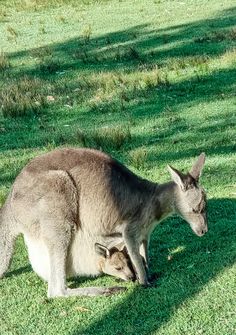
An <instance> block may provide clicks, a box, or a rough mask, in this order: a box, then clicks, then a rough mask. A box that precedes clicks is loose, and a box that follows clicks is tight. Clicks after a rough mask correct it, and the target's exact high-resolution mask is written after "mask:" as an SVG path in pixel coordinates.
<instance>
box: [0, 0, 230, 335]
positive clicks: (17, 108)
mask: <svg viewBox="0 0 236 335" xmlns="http://www.w3.org/2000/svg"><path fill="white" fill-rule="evenodd" d="M234 5H235V1H233V0H223V1H213V0H210V1H209V0H192V1H191V0H190V1H176V0H175V1H173V0H172V1H171V0H160V1H158V0H157V1H148V0H127V1H122V0H120V1H118V0H113V1H108V0H107V1H105V0H104V1H90V0H84V1H82V0H80V1H79V0H78V1H75V0H74V1H73V0H57V1H56V0H52V1H46V0H31V1H30V0H25V1H20V0H14V1H10V0H2V1H1V3H0V36H1V44H0V205H1V204H3V202H4V200H5V198H6V196H7V194H8V192H9V190H10V187H11V185H12V183H13V181H14V179H15V177H16V176H17V174H18V173H19V171H20V170H21V168H22V167H23V166H24V165H25V164H26V162H28V161H29V160H30V159H31V158H32V157H34V156H36V155H38V154H40V153H42V152H46V151H49V150H52V149H54V148H55V147H65V146H66V147H67V146H72V147H82V146H86V147H95V148H98V149H102V150H104V151H106V152H108V153H110V154H111V155H112V156H114V157H116V158H117V159H119V160H120V161H121V162H123V163H124V164H125V165H127V166H128V167H129V168H130V169H131V170H133V171H134V172H135V173H137V174H138V175H140V176H142V177H145V178H148V179H150V180H153V181H156V182H164V181H167V180H169V175H168V171H167V169H166V165H167V164H171V165H173V166H175V167H176V168H179V169H183V170H184V171H187V169H189V168H190V167H191V164H192V163H193V161H194V159H195V158H196V157H197V156H198V155H199V154H200V153H201V152H205V153H206V156H207V160H206V166H205V169H204V172H203V175H202V180H201V182H202V185H204V187H205V189H206V191H207V194H208V219H209V232H208V233H207V234H206V235H205V236H204V237H202V238H198V237H197V236H195V235H194V234H193V233H192V232H191V229H190V227H189V226H188V225H187V224H186V223H184V222H183V221H182V219H179V218H177V217H173V218H170V219H168V220H166V221H165V222H163V223H162V224H161V225H160V226H158V227H157V228H156V230H155V231H154V233H153V236H152V241H151V250H150V251H151V272H152V273H157V274H158V278H157V280H156V283H155V286H154V287H152V288H149V289H143V288H140V287H139V286H138V285H137V284H134V283H124V284H122V285H123V286H125V287H127V291H126V292H124V293H122V294H118V295H115V296H112V297H98V298H69V299H55V300H48V299H47V298H46V284H45V283H44V282H43V281H41V280H40V279H39V278H38V277H37V275H36V274H34V273H33V272H32V269H31V267H30V265H29V261H28V259H27V253H26V250H25V247H24V243H23V240H22V238H20V239H19V240H18V241H17V246H16V251H15V255H14V259H13V263H12V265H11V268H10V269H9V272H8V274H7V276H6V277H5V278H4V279H2V280H1V281H0V315H1V319H0V334H2V335H6V334H9V335H10V334H14V335H16V334H24V335H27V334H35V335H37V334H40V335H41V334H58V335H60V334H63V335H65V334H66V335H77V334H78V335H79V334H80V335H82V334H86V335H87V334H88V335H89V334H103V335H108V334H111V335H114V334H116V335H121V334H140V335H148V334H158V335H159V334H160V335H161V334H163V335H164V334H165V335H166V334H168V335H180V334H181V335H182V334H187V335H197V334H207V335H215V334H221V335H233V334H235V332H236V315H235V310H236V302H235V293H236V282H235V275H236V266H235V260H236V244H235V234H236V225H235V220H236V200H235V195H236V183H235V165H236V132H235V125H236V95H235V92H236V26H235V15H236V7H235V6H234ZM69 285H70V286H83V285H84V286H89V285H97V286H99V285H106V286H108V285H117V283H116V281H115V279H113V278H111V277H108V276H104V277H101V278H98V279H86V278H80V279H77V280H71V281H70V282H69Z"/></svg>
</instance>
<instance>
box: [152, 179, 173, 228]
mask: <svg viewBox="0 0 236 335" xmlns="http://www.w3.org/2000/svg"><path fill="white" fill-rule="evenodd" d="M175 193H176V184H175V183H174V182H172V181H170V182H168V183H164V184H160V185H156V190H155V194H154V207H155V219H156V220H157V222H160V221H162V220H163V219H165V218H166V217H167V216H170V215H172V214H173V213H174V212H175V205H174V203H175Z"/></svg>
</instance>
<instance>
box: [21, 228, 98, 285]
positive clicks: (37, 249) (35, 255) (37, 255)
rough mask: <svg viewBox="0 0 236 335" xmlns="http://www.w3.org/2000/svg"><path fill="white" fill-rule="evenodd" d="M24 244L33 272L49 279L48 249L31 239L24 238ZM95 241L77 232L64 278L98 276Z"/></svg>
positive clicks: (39, 241)
mask: <svg viewBox="0 0 236 335" xmlns="http://www.w3.org/2000/svg"><path fill="white" fill-rule="evenodd" d="M24 240H25V244H26V246H27V249H28V254H29V261H30V263H31V265H32V268H33V270H34V271H35V272H36V273H37V274H38V275H39V276H40V277H41V278H42V279H44V280H45V281H48V279H49V271H50V265H49V255H48V249H47V247H46V245H45V243H44V242H43V240H41V239H33V238H32V237H30V236H26V235H25V236H24ZM94 244H95V241H94V239H93V238H92V237H89V236H87V237H86V238H85V236H83V234H82V233H81V232H77V234H76V235H75V237H74V239H73V241H72V243H71V246H70V248H69V252H68V257H67V264H66V276H67V277H72V276H76V275H79V276H97V275H99V274H100V271H99V266H98V260H99V256H98V255H97V254H96V253H95V248H94Z"/></svg>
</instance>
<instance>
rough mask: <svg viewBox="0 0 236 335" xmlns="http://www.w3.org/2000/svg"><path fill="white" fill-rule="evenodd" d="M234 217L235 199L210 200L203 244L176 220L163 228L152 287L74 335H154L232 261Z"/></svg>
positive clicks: (155, 243)
mask: <svg viewBox="0 0 236 335" xmlns="http://www.w3.org/2000/svg"><path fill="white" fill-rule="evenodd" d="M235 213H236V201H235V200H234V199H212V200H209V218H210V222H209V228H210V230H209V232H208V234H207V235H205V236H204V237H203V238H201V239H199V238H197V237H195V236H193V234H192V232H190V229H189V228H186V227H185V226H184V225H180V220H179V219H177V218H173V219H170V220H168V222H167V223H166V224H163V225H162V224H161V226H160V227H158V228H157V229H156V230H155V232H154V234H153V237H152V243H151V270H152V271H156V270H157V271H158V272H159V275H160V277H159V279H158V281H157V284H156V287H152V288H149V289H143V288H140V287H136V288H135V289H134V290H133V292H132V293H131V294H129V295H128V296H127V297H126V298H124V299H123V300H122V303H120V304H117V305H116V307H115V308H113V309H112V310H110V311H108V312H107V313H106V314H105V315H104V316H103V317H102V318H100V319H98V320H95V321H94V322H92V323H91V325H90V326H88V327H87V328H84V329H81V328H80V327H79V328H78V329H75V330H74V332H73V335H79V334H81V335H82V334H86V335H89V334H94V333H97V334H103V335H109V334H111V335H120V334H140V335H147V334H151V333H153V332H156V331H158V329H159V328H160V327H162V326H163V325H165V323H167V322H168V321H169V320H171V318H172V316H173V313H174V312H176V310H178V308H179V307H180V306H182V305H183V304H184V303H185V302H187V300H189V299H190V298H193V297H194V296H195V295H197V294H198V293H200V291H201V290H202V289H204V286H205V285H207V284H208V283H209V282H210V281H211V280H212V279H214V278H216V277H217V276H218V275H220V274H221V273H222V272H224V270H227V268H230V267H231V266H232V265H233V264H234V262H235V261H236V242H235V234H236V225H235ZM171 250H173V254H172V256H171V259H170V258H169V257H168V255H170V251H171ZM178 250H179V251H178ZM168 259H169V260H168ZM189 318H191V315H189ZM176 327H179V326H178V325H176ZM201 327H204V326H203V325H199V329H200V328H201Z"/></svg>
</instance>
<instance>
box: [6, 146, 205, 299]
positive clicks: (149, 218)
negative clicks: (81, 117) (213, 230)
mask: <svg viewBox="0 0 236 335" xmlns="http://www.w3.org/2000/svg"><path fill="white" fill-rule="evenodd" d="M204 162H205V155H204V154H203V153H202V154H201V155H200V156H199V157H198V159H197V161H196V162H195V164H194V165H193V166H192V168H191V170H190V172H189V173H187V174H183V173H181V172H179V171H178V170H176V169H174V168H172V167H170V166H168V169H169V172H170V174H171V177H172V181H170V182H167V183H165V184H160V185H158V184H156V183H153V182H150V181H148V180H145V179H142V178H140V177H138V176H137V175H135V174H134V173H132V172H131V171H130V170H129V169H127V168H126V167H125V166H123V165H122V164H121V163H119V162H118V161H116V160H115V159H113V158H111V157H110V156H108V155H106V154H105V153H102V152H100V151H96V150H92V149H59V150H54V151H52V152H49V153H47V154H44V155H41V156H38V157H36V158H34V159H33V160H32V161H30V162H29V163H28V164H27V165H26V167H25V168H24V169H23V170H22V171H21V173H20V174H19V175H18V177H17V178H16V180H15V182H14V184H13V188H12V191H11V193H10V195H9V197H8V199H7V201H6V203H5V205H4V207H3V209H2V211H1V218H0V257H1V260H0V277H1V276H2V275H3V273H4V272H5V271H6V270H7V268H8V265H9V262H10V259H11V255H12V250H13V244H14V239H15V237H16V236H17V235H18V234H19V233H23V235H24V237H25V241H26V243H27V241H30V242H28V244H32V243H33V244H34V243H37V241H42V243H43V245H44V247H45V249H46V250H47V253H48V259H49V269H50V270H49V271H50V274H49V278H48V296H51V297H54V296H66V295H71V294H72V293H71V291H70V290H69V289H68V288H67V287H66V267H67V265H68V264H67V259H68V254H70V253H71V248H73V241H74V240H76V237H77V234H83V238H84V239H85V240H86V239H91V240H92V241H93V240H96V241H97V242H98V243H101V244H102V245H106V246H113V245H116V244H119V243H121V242H123V243H124V244H125V246H126V248H127V250H128V254H129V256H130V259H131V261H132V264H133V267H134V269H135V272H136V275H137V278H138V280H139V283H140V284H142V285H144V286H146V285H148V284H149V283H148V279H147V267H148V244H149V238H150V234H151V232H152V231H153V229H154V228H155V226H156V225H157V223H158V222H160V221H161V220H163V219H164V218H166V217H167V216H169V215H171V214H172V213H175V212H176V213H178V214H179V215H180V216H182V217H183V218H184V219H185V220H186V221H187V222H188V223H189V224H190V226H191V228H192V229H193V231H194V232H195V233H196V234H197V235H198V236H202V235H204V234H205V233H206V232H207V219H206V197H205V192H204V190H203V189H202V188H201V187H200V186H199V184H198V180H199V177H200V174H201V170H202V168H203V165H204ZM78 257H79V255H78ZM143 258H144V260H145V262H146V266H145V262H143ZM88 289H89V288H87V290H88ZM82 290H86V288H80V289H74V291H73V295H77V294H78V295H81V294H83V293H82ZM103 290H106V289H105V288H103V289H102V288H98V294H103ZM104 292H107V291H104ZM84 294H88V293H87V292H86V291H84Z"/></svg>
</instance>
